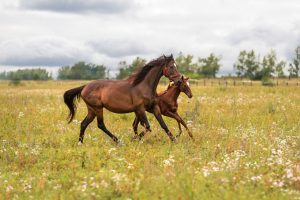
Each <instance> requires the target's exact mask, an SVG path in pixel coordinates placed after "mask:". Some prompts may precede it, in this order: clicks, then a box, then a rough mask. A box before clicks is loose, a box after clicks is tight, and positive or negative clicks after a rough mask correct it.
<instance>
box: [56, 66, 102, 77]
mask: <svg viewBox="0 0 300 200" xmlns="http://www.w3.org/2000/svg"><path fill="white" fill-rule="evenodd" d="M105 76H106V67H105V66H104V65H95V64H92V63H89V64H86V63H85V62H78V63H75V64H74V65H73V66H64V67H61V68H60V69H59V70H58V79H61V80H65V79H71V80H92V79H104V78H105Z"/></svg>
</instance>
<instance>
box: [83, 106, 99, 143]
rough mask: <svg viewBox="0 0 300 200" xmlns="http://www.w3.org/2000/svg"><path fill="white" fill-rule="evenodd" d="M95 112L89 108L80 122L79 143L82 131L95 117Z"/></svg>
mask: <svg viewBox="0 0 300 200" xmlns="http://www.w3.org/2000/svg"><path fill="white" fill-rule="evenodd" d="M95 116H96V115H95V113H94V112H93V111H91V110H89V111H88V114H87V116H86V117H85V118H84V120H83V121H82V122H81V124H80V134H79V144H82V143H83V138H84V132H85V129H86V128H87V127H88V125H89V124H90V123H91V122H92V121H93V120H94V119H95Z"/></svg>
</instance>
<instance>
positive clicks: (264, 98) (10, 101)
mask: <svg viewBox="0 0 300 200" xmlns="http://www.w3.org/2000/svg"><path fill="white" fill-rule="evenodd" d="M84 83H86V82H84V81H81V82H80V81H77V82H75V81H70V82H55V81H49V82H24V83H23V85H21V86H8V82H0V199H30V198H33V199H300V130H299V129H300V114H299V112H300V87H297V86H289V87H284V86H283V87H263V86H259V85H256V86H236V87H233V86H230V87H225V86H221V87H220V86H217V85H215V86H206V87H203V86H195V85H192V86H191V88H192V91H193V94H194V97H193V98H192V99H188V98H187V97H186V96H185V95H184V94H181V96H180V99H179V113H180V115H181V116H182V117H183V119H184V120H185V121H187V122H188V124H189V128H190V129H191V130H192V132H193V134H194V137H195V142H192V141H191V140H190V138H189V136H188V134H187V132H186V131H184V132H183V135H182V136H181V137H180V138H179V140H178V143H177V144H172V143H170V141H169V138H168V137H167V135H166V134H165V133H164V131H163V130H162V129H161V128H160V127H159V125H158V123H157V122H156V120H155V118H154V117H153V116H152V115H151V114H148V118H149V121H150V123H151V128H152V132H151V133H150V134H149V135H148V136H147V137H146V138H145V140H143V141H142V142H137V141H131V138H132V136H133V131H132V128H131V124H132V121H133V119H134V115H133V114H125V115H118V114H113V113H110V112H108V111H105V112H104V120H105V123H106V126H107V128H108V129H109V130H111V131H112V132H113V133H114V134H115V135H116V136H117V137H118V138H120V139H121V141H122V144H123V145H122V146H117V145H115V144H114V143H113V142H112V141H111V139H110V138H108V137H107V136H106V135H105V134H104V133H103V132H101V131H100V130H99V129H98V128H97V126H96V122H95V121H96V120H95V121H94V122H93V123H92V124H91V125H90V126H89V127H88V128H87V130H86V134H85V139H84V144H83V145H82V146H78V145H77V141H78V136H79V124H80V121H81V120H82V119H83V118H84V117H85V115H86V107H85V104H84V103H83V101H80V103H79V108H78V112H77V115H76V119H75V120H74V121H73V122H72V123H71V124H67V121H66V116H67V114H68V110H67V107H66V106H65V105H64V103H63V99H62V95H63V92H64V91H65V90H67V89H70V88H72V87H77V86H80V85H82V84H84ZM165 87H166V86H163V85H162V86H160V87H159V90H162V89H164V88H165ZM165 121H166V123H167V125H168V126H169V128H170V130H171V131H172V132H173V134H176V133H177V131H178V129H177V123H176V122H175V121H174V120H170V119H168V118H165Z"/></svg>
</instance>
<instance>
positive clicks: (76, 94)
mask: <svg viewBox="0 0 300 200" xmlns="http://www.w3.org/2000/svg"><path fill="white" fill-rule="evenodd" d="M84 87H85V85H83V86H80V87H77V88H73V89H70V90H67V91H66V92H65V93H64V102H65V104H66V105H67V106H68V108H69V115H68V118H67V119H69V122H68V123H70V122H71V121H72V120H73V119H74V116H75V112H76V108H77V107H76V104H75V100H76V98H77V100H79V99H80V93H81V91H82V90H83V88H84Z"/></svg>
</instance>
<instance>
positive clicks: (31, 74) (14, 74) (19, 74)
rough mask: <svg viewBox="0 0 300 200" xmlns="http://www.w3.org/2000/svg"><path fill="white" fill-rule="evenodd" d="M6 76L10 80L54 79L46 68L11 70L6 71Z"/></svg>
mask: <svg viewBox="0 0 300 200" xmlns="http://www.w3.org/2000/svg"><path fill="white" fill-rule="evenodd" d="M6 77H7V79H9V80H15V79H19V80H49V79H52V77H51V75H50V74H49V72H47V70H46V69H41V68H38V69H18V70H17V71H11V72H7V73H6Z"/></svg>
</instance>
